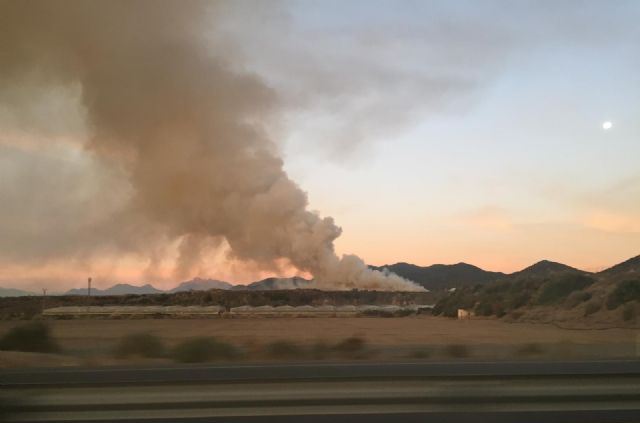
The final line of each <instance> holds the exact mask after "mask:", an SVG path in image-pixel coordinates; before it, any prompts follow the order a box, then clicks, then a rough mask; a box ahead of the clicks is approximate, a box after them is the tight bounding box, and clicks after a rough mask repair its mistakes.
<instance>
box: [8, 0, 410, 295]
mask: <svg viewBox="0 0 640 423" xmlns="http://www.w3.org/2000/svg"><path fill="white" fill-rule="evenodd" d="M0 4H1V5H2V7H1V8H0V9H1V10H2V13H1V16H0V28H1V29H0V34H1V36H0V52H1V53H0V76H1V77H2V83H7V81H11V80H12V78H13V80H21V81H23V82H22V83H24V81H25V75H28V78H31V79H32V80H33V81H35V82H37V83H40V84H45V85H46V84H78V85H79V86H80V89H81V101H82V103H83V105H84V107H85V109H86V114H87V121H88V124H89V127H90V131H91V138H90V140H89V141H88V144H87V148H88V149H89V150H90V151H91V152H92V153H93V154H94V155H95V156H96V157H99V158H100V160H101V161H103V162H105V163H110V164H111V165H113V166H123V167H124V171H125V173H126V175H127V177H128V179H129V182H130V184H131V187H132V188H133V195H132V198H131V201H130V204H129V205H128V208H127V213H125V214H123V216H121V218H127V216H129V217H131V216H135V217H136V218H137V219H140V217H141V216H142V218H144V219H145V220H147V221H149V222H151V223H152V224H153V225H155V226H156V227H160V228H162V229H161V230H162V231H163V233H164V234H166V235H167V237H168V238H169V239H174V240H175V239H180V240H181V245H180V252H181V254H182V256H181V257H180V259H179V263H178V265H182V266H188V265H189V263H190V262H191V261H192V259H193V257H192V256H193V255H198V254H199V253H200V251H199V250H200V247H199V246H200V245H201V244H202V243H203V242H205V240H207V239H222V238H224V239H226V240H227V242H228V244H229V246H230V248H231V253H232V254H233V255H234V257H235V258H237V259H240V260H246V261H250V262H253V263H257V264H264V265H265V266H266V265H268V264H269V263H273V262H274V261H276V260H282V259H286V260H288V261H289V262H290V263H291V265H293V266H295V267H296V268H298V269H299V270H301V271H306V272H310V273H311V274H312V275H313V276H314V279H315V281H316V283H317V285H318V287H320V288H327V289H329V288H331V289H351V288H361V289H378V290H422V288H421V287H419V286H417V285H415V284H413V283H411V282H408V281H406V280H404V279H402V278H400V277H398V276H395V275H387V274H383V273H380V272H376V271H372V270H369V269H368V268H367V266H366V265H365V263H364V262H363V261H362V260H361V259H360V258H358V257H356V256H345V257H343V258H342V259H339V258H338V257H337V256H336V254H335V252H334V248H333V242H334V240H335V239H336V238H337V237H338V236H339V235H340V228H339V227H337V226H336V225H335V224H334V222H333V219H331V218H321V217H319V216H318V215H316V214H315V213H312V212H310V211H308V210H307V198H306V194H305V193H304V192H303V191H302V190H301V189H300V188H299V187H298V186H297V185H296V184H295V183H294V182H293V181H291V180H290V179H289V177H288V176H287V174H286V173H285V172H284V170H283V163H282V160H281V159H280V158H279V157H278V155H277V154H276V152H275V148H274V146H273V144H272V143H271V142H270V141H269V139H268V138H267V137H266V135H265V131H264V130H263V126H262V125H263V123H264V122H268V120H269V119H270V118H272V117H273V116H272V115H273V113H274V111H275V109H276V106H277V99H276V98H275V95H274V93H273V92H272V91H271V90H270V89H269V88H268V87H266V86H265V85H264V84H263V83H262V82H261V81H260V80H259V79H258V78H257V77H255V76H253V75H250V74H247V73H243V72H241V71H239V70H237V69H235V68H233V61H232V52H229V51H224V52H212V51H209V50H210V47H207V46H208V45H211V43H207V42H206V40H205V39H204V37H202V34H204V33H205V29H206V27H205V25H204V24H205V23H208V24H209V25H213V24H214V22H215V19H214V18H215V15H212V14H211V13H213V14H215V7H214V8H213V9H214V10H213V11H212V10H211V8H209V7H208V6H211V4H210V3H207V4H204V3H201V2H194V1H158V0H153V1H139V0H134V1H117V0H116V1H114V0H109V1H84V0H80V1H74V0H65V1H8V2H6V1H4V2H0ZM205 6H207V8H205ZM214 6H215V5H214ZM106 195H108V194H106Z"/></svg>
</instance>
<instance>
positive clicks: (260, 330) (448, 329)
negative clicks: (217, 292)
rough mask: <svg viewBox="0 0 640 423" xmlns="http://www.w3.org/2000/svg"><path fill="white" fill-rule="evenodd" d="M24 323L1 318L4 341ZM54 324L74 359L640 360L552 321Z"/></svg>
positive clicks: (626, 347) (625, 348)
mask: <svg viewBox="0 0 640 423" xmlns="http://www.w3.org/2000/svg"><path fill="white" fill-rule="evenodd" d="M18 324H20V323H19V322H15V321H14V322H9V321H0V336H1V335H2V334H4V333H5V332H6V331H7V330H8V329H9V328H11V327H13V326H16V325H18ZM49 324H50V326H51V328H52V332H53V336H54V337H55V338H56V340H57V342H58V343H59V344H60V345H61V347H62V348H63V350H64V351H66V353H67V354H70V355H73V356H76V357H94V358H95V357H108V356H109V352H110V351H112V350H113V348H114V346H115V345H116V344H117V342H118V341H119V340H120V339H121V338H122V337H123V336H125V335H127V334H132V333H142V332H144V333H151V334H154V335H157V336H159V337H161V338H162V339H163V341H164V342H165V343H166V344H167V345H169V346H171V345H175V344H177V343H179V342H180V341H183V340H185V339H187V338H191V337H197V336H213V337H215V338H217V339H219V340H222V341H225V342H228V343H232V344H234V345H236V346H239V347H242V348H244V349H247V350H256V349H259V348H260V347H261V346H264V345H267V344H269V343H272V342H274V341H279V340H286V341H290V342H294V343H296V344H299V345H300V346H302V347H305V346H312V345H314V344H315V343H318V342H324V343H328V344H331V343H336V342H340V341H342V340H344V339H346V338H348V337H353V336H356V337H359V338H362V339H364V340H365V342H366V344H367V346H368V348H370V349H371V350H372V351H376V353H375V354H374V356H375V357H376V358H377V359H387V358H389V359H398V358H405V359H406V358H410V357H418V356H421V355H422V356H425V357H426V356H428V358H431V359H441V358H447V354H448V353H447V348H450V347H451V346H453V345H464V346H465V349H466V350H467V351H466V352H464V356H465V357H468V358H478V359H481V358H493V359H496V358H528V357H530V356H537V357H540V358H545V357H547V358H553V357H559V356H563V357H575V358H594V357H602V358H605V357H630V356H635V355H636V349H637V343H638V341H639V340H640V333H639V332H638V331H636V330H632V329H610V330H568V329H561V328H558V327H555V326H553V325H547V324H532V323H506V322H502V321H497V320H482V319H478V320H455V319H447V318H439V317H431V316H411V317H404V318H366V317H355V318H263V319H260V318H245V319H206V320H205V319H202V320H196V319H185V320H177V319H175V320H172V319H161V320H152V319H144V320H54V321H50V322H49ZM420 351H421V353H420ZM425 351H426V352H425ZM416 352H418V353H416Z"/></svg>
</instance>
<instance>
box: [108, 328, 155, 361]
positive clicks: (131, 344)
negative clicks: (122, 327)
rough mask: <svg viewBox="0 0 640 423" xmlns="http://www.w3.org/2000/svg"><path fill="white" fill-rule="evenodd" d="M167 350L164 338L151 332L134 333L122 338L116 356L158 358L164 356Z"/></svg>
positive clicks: (115, 350) (115, 352)
mask: <svg viewBox="0 0 640 423" xmlns="http://www.w3.org/2000/svg"><path fill="white" fill-rule="evenodd" d="M165 354H166V350H165V347H164V344H163V343H162V340H161V339H160V338H158V337H157V336H155V335H152V334H150V333H134V334H131V335H127V336H125V337H124V338H122V339H121V340H120V342H119V343H118V345H117V346H116V348H115V349H114V355H115V356H116V357H120V358H124V357H131V356H138V357H148V358H158V357H163V356H165Z"/></svg>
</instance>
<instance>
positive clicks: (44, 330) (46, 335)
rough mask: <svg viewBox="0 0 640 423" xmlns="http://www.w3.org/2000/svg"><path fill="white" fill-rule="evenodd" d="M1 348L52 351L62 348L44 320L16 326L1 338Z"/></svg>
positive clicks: (7, 349)
mask: <svg viewBox="0 0 640 423" xmlns="http://www.w3.org/2000/svg"><path fill="white" fill-rule="evenodd" d="M0 350H6V351H26V352H43V353H52V352H57V351H59V350H60V348H59V347H58V345H57V344H56V342H55V341H54V339H53V338H52V337H51V332H50V330H49V327H48V326H47V325H45V324H44V323H42V322H33V323H28V324H26V325H21V326H16V327H15V328H13V329H11V330H10V331H9V332H8V333H7V334H6V335H5V336H3V337H2V339H0Z"/></svg>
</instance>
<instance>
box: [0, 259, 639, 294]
mask: <svg viewBox="0 0 640 423" xmlns="http://www.w3.org/2000/svg"><path fill="white" fill-rule="evenodd" d="M370 267H371V268H372V269H374V270H383V269H387V270H388V271H390V272H393V273H395V274H397V275H398V276H402V277H403V278H406V279H409V280H411V281H414V282H416V283H418V284H420V285H421V286H423V287H424V288H426V289H428V290H430V291H436V290H441V289H451V288H461V287H466V286H474V285H484V284H487V283H490V282H494V281H498V280H503V279H504V280H509V279H510V280H514V279H519V278H526V277H536V276H538V277H539V276H543V277H544V276H551V275H554V274H558V273H567V272H572V273H582V274H590V275H595V276H603V277H617V276H625V275H638V274H640V256H636V257H633V258H631V259H629V260H626V261H624V262H622V263H620V264H617V265H615V266H612V267H610V268H608V269H606V270H603V271H601V272H598V273H590V272H586V271H583V270H579V269H576V268H573V267H571V266H567V265H565V264H562V263H556V262H553V261H548V260H542V261H539V262H537V263H535V264H533V265H531V266H529V267H527V268H525V269H522V270H520V271H517V272H514V273H510V274H507V273H502V272H491V271H487V270H483V269H481V268H479V267H477V266H473V265H471V264H467V263H457V264H434V265H432V266H424V267H423V266H417V265H415V264H410V263H402V262H401V263H395V264H390V265H384V266H370ZM302 288H313V281H312V280H308V279H304V278H300V277H292V278H267V279H263V280H260V281H256V282H253V283H250V284H247V285H232V284H230V283H228V282H225V281H220V280H216V279H202V278H195V279H192V280H189V281H185V282H182V283H181V284H180V285H178V286H177V287H175V288H173V289H170V290H168V291H162V290H160V289H157V288H155V287H153V286H152V285H150V284H146V285H142V286H136V285H130V284H117V285H114V286H112V287H110V288H107V289H104V290H102V289H97V288H93V289H92V290H91V294H92V295H97V296H103V295H127V294H160V293H176V292H185V291H205V290H209V289H229V290H250V291H259V290H278V289H302ZM86 294H87V290H86V288H79V289H71V290H69V291H67V292H65V293H64V294H63V295H86ZM25 295H39V294H36V293H33V292H28V291H23V290H19V289H11V288H0V297H16V296H25Z"/></svg>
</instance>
